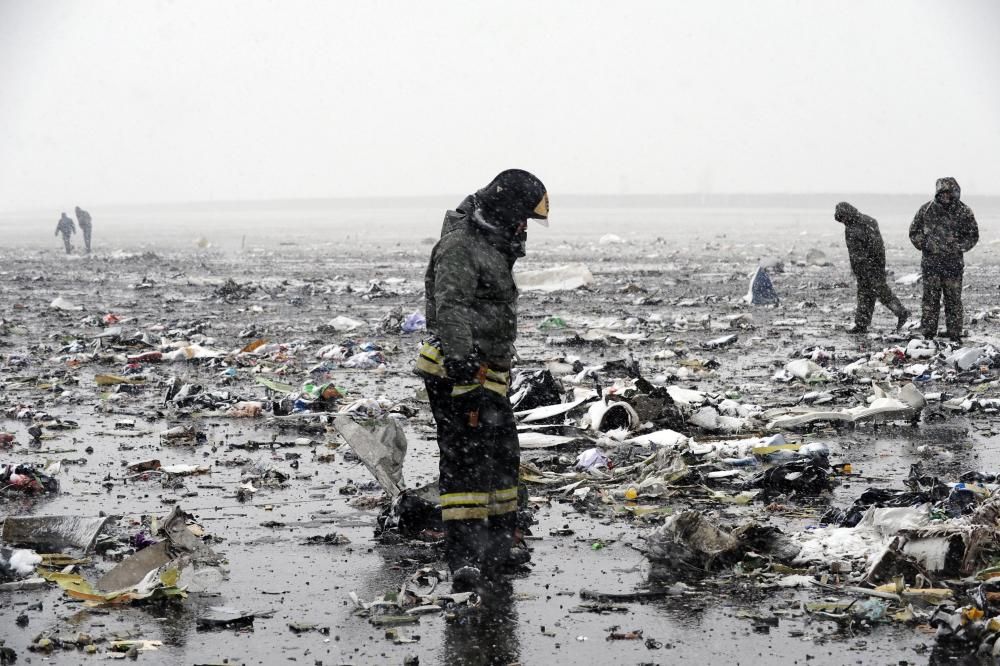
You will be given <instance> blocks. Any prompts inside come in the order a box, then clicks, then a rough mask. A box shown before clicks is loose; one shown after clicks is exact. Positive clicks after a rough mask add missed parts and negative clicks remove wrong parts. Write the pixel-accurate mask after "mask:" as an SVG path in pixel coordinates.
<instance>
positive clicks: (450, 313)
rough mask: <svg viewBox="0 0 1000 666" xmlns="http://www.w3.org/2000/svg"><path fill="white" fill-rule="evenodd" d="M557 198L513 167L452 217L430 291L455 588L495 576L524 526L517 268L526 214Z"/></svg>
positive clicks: (433, 397) (426, 373) (424, 357)
mask: <svg viewBox="0 0 1000 666" xmlns="http://www.w3.org/2000/svg"><path fill="white" fill-rule="evenodd" d="M548 212H549V199H548V194H547V193H546V191H545V186H544V185H542V182H541V181H540V180H539V179H538V178H536V177H535V176H533V175H532V174H530V173H528V172H526V171H521V170H519V169H510V170H508V171H504V172H502V173H501V174H499V175H498V176H497V177H496V178H494V179H493V181H492V182H491V183H490V184H489V185H487V186H486V187H484V188H483V189H481V190H479V191H478V192H476V193H475V194H472V195H470V196H468V197H466V198H465V200H464V201H462V203H461V204H459V206H458V208H457V209H456V210H449V211H448V212H447V213H446V214H445V218H444V225H443V227H442V230H441V239H440V240H439V241H438V243H437V245H435V246H434V250H433V251H432V252H431V259H430V263H429V265H428V266H427V274H426V277H425V280H424V287H425V292H426V299H427V330H428V331H429V332H430V333H431V335H432V337H431V338H430V339H429V340H427V341H426V342H425V343H424V345H423V348H422V349H421V351H420V356H419V357H418V359H417V366H416V369H417V372H418V373H419V374H421V375H422V376H423V377H424V379H425V382H426V385H427V394H428V397H429V399H430V403H431V410H432V412H433V414H434V420H435V422H436V423H437V434H438V446H439V448H440V450H441V458H440V482H439V483H440V490H441V515H442V518H443V519H444V524H445V551H446V556H447V560H448V566H449V567H450V569H451V571H452V574H453V575H452V581H453V586H454V587H455V589H456V590H459V591H467V590H472V589H475V588H477V587H478V585H479V584H480V583H481V582H483V578H484V577H485V578H487V579H490V580H495V579H496V578H498V577H499V575H500V573H501V572H502V570H503V568H504V567H505V566H506V565H507V564H508V562H516V561H518V560H520V561H522V562H523V561H526V556H527V551H526V550H522V549H520V548H519V549H518V550H517V554H516V555H515V554H514V553H512V552H511V548H512V546H513V543H514V535H515V530H516V527H517V505H518V501H517V499H518V488H517V484H518V467H519V466H520V447H519V445H518V441H517V428H516V424H515V421H514V414H513V411H512V409H511V405H510V401H509V400H508V398H507V389H508V385H509V383H510V381H509V380H510V368H511V363H512V361H513V357H514V339H515V338H516V336H517V287H516V286H515V285H514V277H513V275H512V273H511V269H512V268H513V266H514V262H515V261H517V259H518V257H523V256H524V253H525V243H526V241H527V237H528V233H527V225H528V219H529V218H534V219H539V220H545V219H547V217H548Z"/></svg>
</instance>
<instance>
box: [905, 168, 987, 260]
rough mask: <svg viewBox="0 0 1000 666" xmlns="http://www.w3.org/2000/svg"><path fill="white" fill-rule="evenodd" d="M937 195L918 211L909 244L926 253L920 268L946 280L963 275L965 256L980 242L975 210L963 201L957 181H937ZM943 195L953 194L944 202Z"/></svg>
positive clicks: (951, 179) (946, 179)
mask: <svg viewBox="0 0 1000 666" xmlns="http://www.w3.org/2000/svg"><path fill="white" fill-rule="evenodd" d="M936 191H937V193H936V194H935V196H934V200H933V201H928V202H927V203H925V204H924V205H923V206H921V207H920V210H918V211H917V214H916V216H914V218H913V223H912V224H910V242H911V243H913V247H915V248H917V249H918V250H920V251H921V253H922V254H923V256H922V258H921V261H920V268H921V270H922V271H923V272H924V273H925V274H926V273H930V274H934V275H940V276H941V277H946V278H957V277H961V276H962V271H963V270H965V260H964V258H963V257H962V255H963V254H964V253H966V252H968V251H969V250H971V249H972V248H974V247H975V246H976V243H978V242H979V225H977V224H976V217H975V215H973V214H972V209H971V208H969V207H968V206H966V205H965V204H964V203H962V202H961V201H960V197H961V195H962V189H961V188H960V187H959V186H958V181H956V180H955V179H954V178H941V179H939V180H938V181H937V187H936ZM942 194H951V196H952V197H953V198H952V201H951V202H947V203H946V202H943V201H942V200H941V199H942V196H941V195H942Z"/></svg>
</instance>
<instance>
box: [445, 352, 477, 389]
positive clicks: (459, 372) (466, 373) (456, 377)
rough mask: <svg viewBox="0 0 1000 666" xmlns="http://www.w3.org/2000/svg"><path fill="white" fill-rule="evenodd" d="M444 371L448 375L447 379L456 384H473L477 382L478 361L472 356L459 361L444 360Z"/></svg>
mask: <svg viewBox="0 0 1000 666" xmlns="http://www.w3.org/2000/svg"><path fill="white" fill-rule="evenodd" d="M444 369H445V372H447V373H448V379H450V380H451V381H453V382H455V383H456V384H474V383H476V382H477V381H479V380H478V375H479V360H478V359H476V358H474V357H472V356H466V357H465V358H460V359H451V358H446V359H445V360H444Z"/></svg>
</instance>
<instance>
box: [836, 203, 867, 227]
mask: <svg viewBox="0 0 1000 666" xmlns="http://www.w3.org/2000/svg"><path fill="white" fill-rule="evenodd" d="M833 219H835V220H836V221H837V222H841V223H843V224H852V223H854V222H857V221H858V220H859V219H861V212H860V211H859V210H858V209H857V208H855V207H854V206H852V205H851V204H849V203H847V202H846V201H841V202H840V203H839V204H837V207H836V209H835V210H834V213H833Z"/></svg>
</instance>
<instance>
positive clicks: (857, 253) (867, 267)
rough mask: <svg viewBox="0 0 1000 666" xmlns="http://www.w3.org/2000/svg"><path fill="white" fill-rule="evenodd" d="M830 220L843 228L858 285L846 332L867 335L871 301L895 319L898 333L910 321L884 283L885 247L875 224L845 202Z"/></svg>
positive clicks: (908, 313) (872, 309)
mask: <svg viewBox="0 0 1000 666" xmlns="http://www.w3.org/2000/svg"><path fill="white" fill-rule="evenodd" d="M833 219H835V220H837V222H840V223H841V224H843V225H844V240H845V241H846V242H847V254H848V256H849V257H850V259H851V272H853V273H854V277H855V279H856V280H857V282H858V306H857V309H856V310H855V312H854V325H853V326H852V327H851V328H850V329H848V330H849V331H850V332H852V333H864V332H865V331H867V330H868V327H869V326H870V325H871V323H872V314H873V313H874V312H875V301H881V302H882V304H883V305H885V306H886V307H887V308H889V309H890V310H892V313H893V314H894V315H896V330H897V331H898V330H899V329H901V328H902V327H903V324H905V323H906V320H907V319H909V318H910V311H909V310H907V309H906V308H905V307H903V304H902V303H900V302H899V299H898V298H897V297H896V295H895V294H893V293H892V289H890V288H889V283H888V282H887V281H886V277H885V243H883V242H882V234H881V233H879V230H878V222H876V221H875V219H874V218H872V217H869V216H867V215H864V214H862V213H861V211H859V210H858V209H857V208H855V207H854V206H852V205H851V204H849V203H847V202H846V201H842V202H840V203H839V204H837V207H836V209H835V210H834V214H833Z"/></svg>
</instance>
